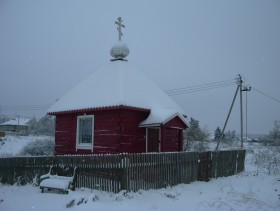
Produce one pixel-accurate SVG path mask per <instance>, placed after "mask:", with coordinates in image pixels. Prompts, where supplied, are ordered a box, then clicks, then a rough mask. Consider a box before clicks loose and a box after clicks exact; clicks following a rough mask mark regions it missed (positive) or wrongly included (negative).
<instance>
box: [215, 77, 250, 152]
mask: <svg viewBox="0 0 280 211" xmlns="http://www.w3.org/2000/svg"><path fill="white" fill-rule="evenodd" d="M238 90H239V93H240V127H241V149H242V148H243V109H242V92H244V91H251V87H250V86H245V87H244V88H243V81H242V77H241V75H240V74H239V75H238V76H237V88H236V92H235V94H234V97H233V100H232V103H231V106H230V109H229V112H228V115H227V118H226V121H225V124H224V127H223V130H222V137H221V138H220V139H219V140H218V143H217V146H216V151H217V150H218V148H219V144H220V142H221V141H222V140H223V139H224V131H225V129H226V126H227V123H228V120H229V117H230V114H231V111H232V108H233V105H234V102H235V99H236V96H237V93H238ZM246 115H247V111H246ZM246 124H247V123H246ZM246 127H247V126H246Z"/></svg>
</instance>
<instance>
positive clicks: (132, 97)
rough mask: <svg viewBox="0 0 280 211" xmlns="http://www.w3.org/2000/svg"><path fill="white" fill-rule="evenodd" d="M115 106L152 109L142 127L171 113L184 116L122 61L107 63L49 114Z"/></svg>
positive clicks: (59, 101) (71, 91)
mask: <svg viewBox="0 0 280 211" xmlns="http://www.w3.org/2000/svg"><path fill="white" fill-rule="evenodd" d="M115 106H128V107H134V108H140V109H148V110H151V114H150V115H151V116H150V118H148V119H147V121H146V122H145V124H144V123H143V125H142V126H144V125H146V124H151V123H153V124H156V123H163V122H164V121H165V120H166V119H168V118H170V117H171V116H174V114H176V115H177V114H178V115H179V117H180V118H182V117H183V116H182V115H184V114H185V112H184V111H183V109H182V108H180V107H179V106H178V105H177V104H176V103H175V102H174V101H173V100H172V99H171V98H170V97H169V96H167V95H166V94H165V93H164V92H163V91H162V90H161V89H160V88H159V87H157V86H156V85H155V84H154V83H153V82H151V81H150V80H149V79H148V78H147V77H145V76H144V75H143V74H142V73H141V72H140V71H138V70H136V69H135V68H134V67H133V66H132V65H130V64H129V62H127V61H123V60H117V61H113V62H110V63H109V64H107V65H106V66H104V67H103V68H101V69H99V70H98V71H96V72H94V73H93V74H92V75H90V76H89V77H88V78H87V79H85V80H84V81H82V82H81V83H80V84H78V85H77V86H76V87H74V88H73V89H72V90H70V91H69V92H68V93H67V94H65V95H64V96H63V97H61V98H60V99H59V100H58V101H57V102H55V103H54V104H53V105H52V106H51V107H50V109H49V110H48V113H51V114H56V113H60V112H69V111H70V112H71V111H78V110H84V109H96V108H108V107H109V108H110V107H115ZM152 108H153V109H152ZM155 108H156V109H155ZM157 109H158V110H157ZM159 111H160V112H159ZM183 119H184V117H183ZM184 122H186V121H184Z"/></svg>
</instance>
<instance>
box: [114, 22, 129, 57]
mask: <svg viewBox="0 0 280 211" xmlns="http://www.w3.org/2000/svg"><path fill="white" fill-rule="evenodd" d="M122 22H123V21H122V18H121V17H119V18H118V19H117V21H115V24H117V25H118V27H117V30H118V32H119V40H118V42H117V43H116V44H115V45H114V46H113V47H112V48H111V51H110V54H111V56H112V57H114V59H111V61H115V60H125V59H124V58H125V57H126V56H127V55H128V54H129V49H128V47H127V45H126V44H125V43H124V42H123V41H122V36H123V33H122V28H125V25H123V24H122ZM125 61H126V60H125Z"/></svg>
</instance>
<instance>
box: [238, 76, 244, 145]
mask: <svg viewBox="0 0 280 211" xmlns="http://www.w3.org/2000/svg"><path fill="white" fill-rule="evenodd" d="M238 80H239V81H238V83H239V87H240V89H239V91H240V139H241V149H243V104H242V89H243V88H242V84H243V81H242V77H241V75H240V74H238Z"/></svg>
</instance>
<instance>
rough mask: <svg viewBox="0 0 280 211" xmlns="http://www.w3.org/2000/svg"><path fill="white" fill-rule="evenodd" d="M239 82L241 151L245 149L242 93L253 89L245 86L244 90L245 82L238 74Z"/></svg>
mask: <svg viewBox="0 0 280 211" xmlns="http://www.w3.org/2000/svg"><path fill="white" fill-rule="evenodd" d="M238 82H239V87H240V89H239V91H240V139H241V149H243V102H242V92H247V91H251V87H250V86H245V87H244V88H243V80H242V77H241V75H240V74H238ZM246 112H247V111H246ZM246 115H247V113H246ZM246 121H247V120H246ZM246 124H247V123H246ZM246 127H247V126H246Z"/></svg>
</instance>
